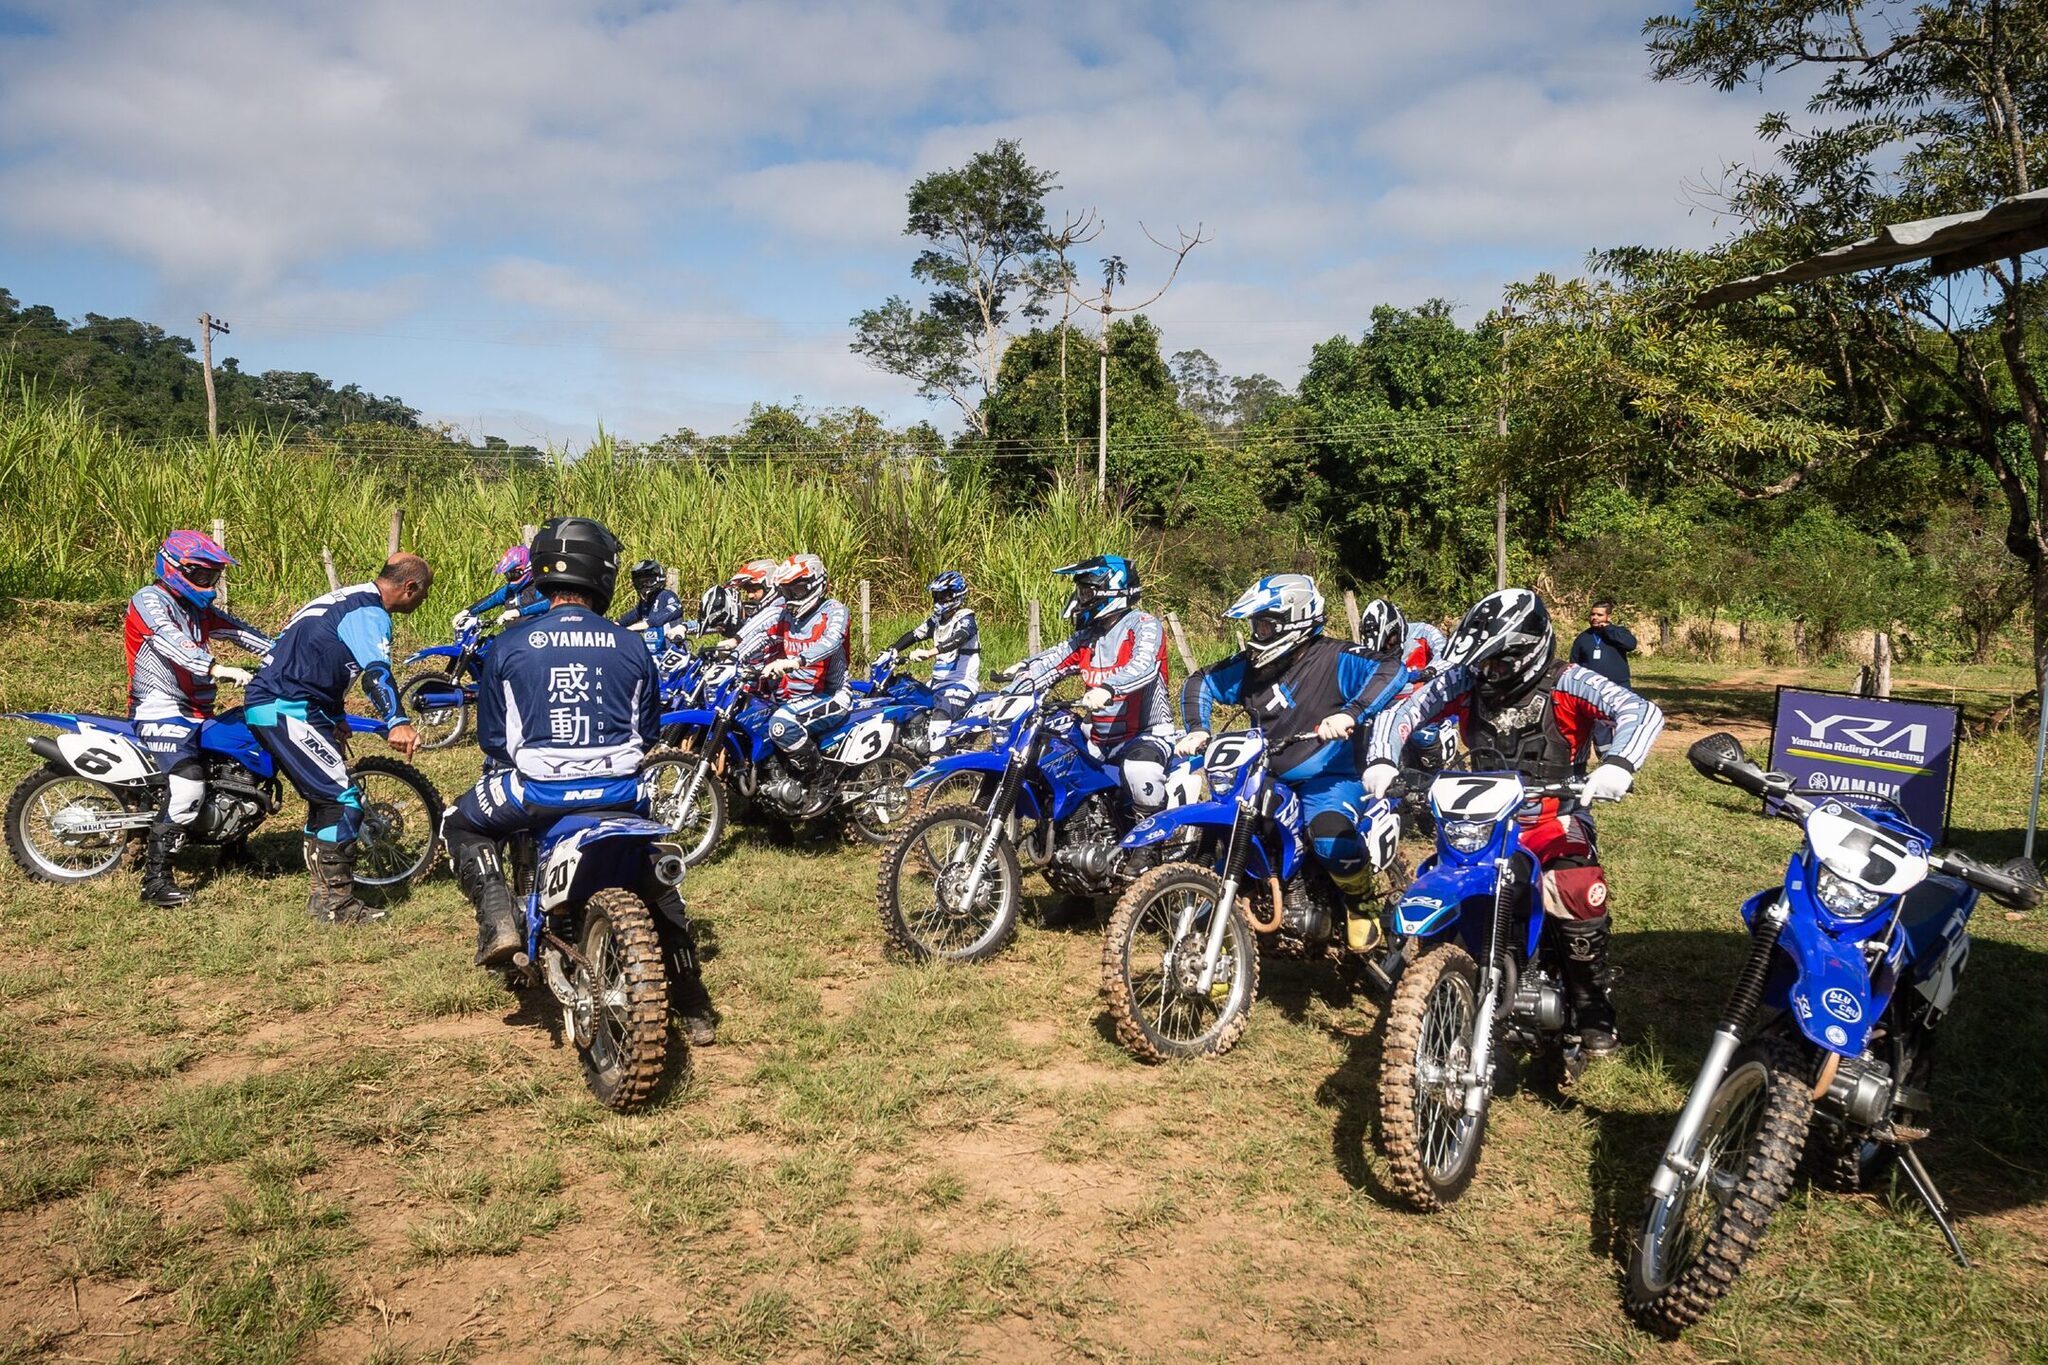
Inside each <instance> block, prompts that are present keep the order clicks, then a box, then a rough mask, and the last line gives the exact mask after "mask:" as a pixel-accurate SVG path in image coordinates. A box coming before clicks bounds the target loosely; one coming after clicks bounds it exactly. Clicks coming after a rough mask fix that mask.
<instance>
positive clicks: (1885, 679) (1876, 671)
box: [1870, 630, 1892, 697]
mask: <svg viewBox="0 0 2048 1365" xmlns="http://www.w3.org/2000/svg"><path fill="white" fill-rule="evenodd" d="M1891 694H1892V637H1891V634H1890V632H1888V631H1882V630H1880V631H1879V632H1877V634H1876V635H1875V636H1874V637H1873V638H1872V639H1871V641H1870V695H1871V696H1873V697H1889V696H1891Z"/></svg>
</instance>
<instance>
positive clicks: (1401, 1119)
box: [1380, 944, 1486, 1213]
mask: <svg viewBox="0 0 2048 1365" xmlns="http://www.w3.org/2000/svg"><path fill="white" fill-rule="evenodd" d="M1478 1013H1479V964H1478V963H1476V962H1474V961H1473V960H1472V956H1471V954H1469V953H1467V952H1466V951H1465V950H1464V949H1463V948H1460V947H1458V946H1456V945H1455V944H1445V945H1442V946H1440V947H1438V948H1435V949H1433V950H1432V951H1430V952H1428V953H1425V954H1424V955H1423V956H1422V957H1421V958H1419V959H1417V960H1416V961H1415V962H1412V963H1410V964H1409V966H1408V968H1407V970H1406V971H1404V972H1402V973H1401V979H1400V981H1399V982H1398V983H1397V984H1396V985H1395V987H1394V998H1393V1001H1392V1003H1391V1004H1389V1005H1388V1007H1387V1040H1386V1045H1385V1047H1384V1048H1383V1049H1382V1051H1381V1060H1380V1140H1381V1141H1382V1142H1383V1143H1384V1144H1385V1151H1386V1157H1387V1164H1388V1166H1389V1167H1390V1168H1391V1170H1390V1180H1389V1183H1390V1184H1391V1185H1392V1186H1393V1188H1394V1193H1395V1194H1397V1195H1399V1196H1400V1197H1401V1198H1402V1199H1403V1200H1404V1201H1406V1202H1407V1203H1408V1204H1410V1205H1412V1206H1413V1207H1414V1208H1416V1209H1417V1210H1419V1211H1421V1212H1423V1213H1434V1212H1436V1211H1437V1210H1439V1209H1443V1208H1447V1207H1449V1206H1450V1205H1451V1204H1452V1203H1453V1202H1454V1201H1455V1200H1456V1199H1457V1198H1458V1196H1459V1195H1461V1194H1463V1193H1464V1192H1465V1187H1466V1186H1467V1185H1470V1184H1471V1183H1472V1174H1473V1172H1474V1171H1476V1170H1477V1169H1478V1167H1479V1149H1480V1147H1481V1146H1482V1145H1483V1144H1484V1143H1485V1141H1486V1110H1485V1109H1484V1108H1483V1107H1482V1108H1481V1109H1480V1111H1479V1113H1478V1114H1476V1115H1470V1116H1468V1115H1467V1114H1466V1113H1465V1081H1466V1079H1467V1077H1468V1074H1469V1073H1470V1071H1471V1069H1472V1023H1473V1020H1474V1019H1475V1018H1476V1017H1477V1016H1478Z"/></svg>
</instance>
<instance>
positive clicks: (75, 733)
mask: <svg viewBox="0 0 2048 1365" xmlns="http://www.w3.org/2000/svg"><path fill="white" fill-rule="evenodd" d="M47 742H48V743H50V744H51V745H52V746H54V747H55V749H56V751H57V758H56V762H57V764H58V766H59V767H62V768H67V769H69V770H70V771H72V772H74V773H77V774H78V775H79V776H80V777H89V778H91V779H92V780H93V781H95V782H102V783H105V784H106V785H107V786H109V787H142V786H147V785H148V784H149V782H150V779H151V778H153V777H157V776H158V774H157V768H156V764H155V762H153V761H152V760H151V759H150V756H149V753H148V751H147V750H145V749H144V748H143V747H142V746H141V745H139V744H137V743H136V742H135V741H134V740H132V739H130V738H129V737H128V736H126V735H124V734H120V733H117V732H116V731H113V730H102V729H100V728H99V727H97V726H95V725H92V724H90V723H87V724H82V725H80V726H79V727H78V729H76V730H72V731H68V732H66V733H64V734H60V735H58V736H56V737H55V738H54V739H52V740H49V741H47ZM34 747H35V749H36V752H37V753H39V754H42V755H43V756H44V757H45V758H48V757H49V751H48V750H47V749H44V748H43V747H41V746H40V745H37V746H34ZM159 780H161V779H159Z"/></svg>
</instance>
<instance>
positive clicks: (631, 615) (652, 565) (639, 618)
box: [619, 559, 683, 654]
mask: <svg viewBox="0 0 2048 1365" xmlns="http://www.w3.org/2000/svg"><path fill="white" fill-rule="evenodd" d="M627 577H628V578H630V579H631V580H632V583H633V598H634V601H633V605H632V606H630V607H628V608H626V614H625V615H623V616H621V617H620V618H619V624H620V625H621V626H623V627H625V628H626V629H627V630H631V631H638V632H640V633H641V638H642V639H644V640H647V648H648V650H649V652H651V653H654V654H659V653H661V650H662V647H663V642H662V637H661V635H659V634H655V635H654V636H653V637H652V638H651V639H650V638H649V637H648V635H647V632H649V631H655V632H659V631H662V630H664V629H665V628H666V627H668V626H671V625H674V624H675V623H676V622H678V621H680V620H682V619H683V599H682V598H680V597H678V596H676V595H675V593H674V592H672V591H671V590H670V589H669V586H668V574H667V572H666V571H665V570H664V569H663V568H662V567H661V565H660V564H658V563H657V562H655V561H654V560H652V559H643V560H641V561H639V562H638V563H636V564H635V565H634V566H633V567H632V569H631V570H629V571H628V574H627Z"/></svg>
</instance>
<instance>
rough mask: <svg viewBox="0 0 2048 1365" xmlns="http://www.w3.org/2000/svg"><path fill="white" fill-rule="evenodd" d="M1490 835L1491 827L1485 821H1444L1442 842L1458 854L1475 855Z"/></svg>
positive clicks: (1484, 845) (1483, 846)
mask: <svg viewBox="0 0 2048 1365" xmlns="http://www.w3.org/2000/svg"><path fill="white" fill-rule="evenodd" d="M1492 835H1493V825H1492V824H1491V822H1489V821H1486V820H1446V821H1444V842H1445V843H1447V844H1449V845H1450V846H1451V847H1452V848H1455V849H1456V850H1458V852H1460V853H1477V852H1478V851H1479V850H1480V849H1482V848H1485V847H1486V841H1487V840H1488V839H1489V838H1491V837H1492Z"/></svg>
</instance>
